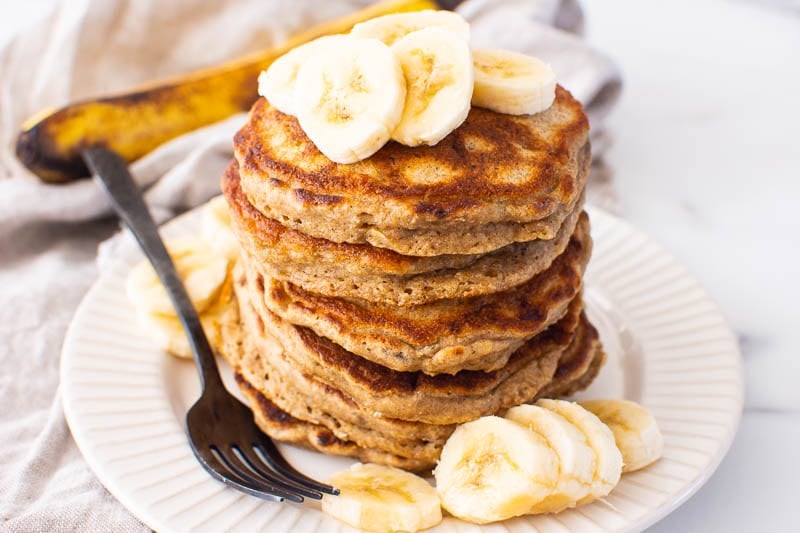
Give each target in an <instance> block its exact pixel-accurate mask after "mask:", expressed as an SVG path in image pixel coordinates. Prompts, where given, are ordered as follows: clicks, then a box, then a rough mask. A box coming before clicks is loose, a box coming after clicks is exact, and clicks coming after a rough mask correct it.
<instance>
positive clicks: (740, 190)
mask: <svg viewBox="0 0 800 533" xmlns="http://www.w3.org/2000/svg"><path fill="white" fill-rule="evenodd" d="M784 6H788V4H784ZM587 22H588V32H589V33H588V38H589V40H590V42H592V43H594V44H595V45H596V46H597V47H598V48H600V49H602V50H604V51H606V52H607V53H609V54H610V55H612V56H613V57H614V58H615V59H616V60H618V61H619V63H620V65H621V67H622V70H623V73H624V76H625V83H626V86H625V92H624V95H623V97H622V100H621V101H620V105H619V107H618V108H617V109H616V110H615V111H614V114H613V116H612V117H611V120H610V124H609V129H610V130H611V131H612V132H614V135H615V140H614V146H613V148H612V150H611V152H610V153H609V156H608V160H609V163H610V164H611V166H612V167H613V170H614V177H615V180H616V188H617V193H618V195H619V205H620V208H619V211H620V212H621V214H622V215H623V216H625V217H626V218H628V219H629V220H631V221H633V222H634V223H635V224H636V225H638V226H639V227H641V228H642V229H643V230H645V231H646V232H647V233H649V234H650V235H651V236H652V237H653V238H654V239H655V240H657V241H659V242H660V243H661V244H663V245H664V246H666V247H667V248H668V249H669V250H671V251H672V252H673V253H674V254H675V255H676V256H677V257H678V258H679V259H680V260H681V261H682V262H683V263H685V264H686V265H687V266H688V267H689V269H690V270H691V271H693V272H694V274H695V275H697V276H698V277H699V278H700V280H701V281H702V283H703V284H704V285H705V286H706V287H707V288H708V289H709V291H710V292H711V294H712V295H713V297H714V298H715V299H716V300H717V301H718V302H719V304H720V306H721V308H722V311H723V313H724V314H725V315H726V316H727V318H728V320H729V321H730V323H731V325H732V327H733V328H734V329H735V330H736V332H737V333H738V335H739V338H740V340H741V345H742V351H743V354H744V363H745V381H746V383H745V385H746V400H745V413H744V417H743V420H742V424H741V427H740V430H739V433H738V435H737V438H736V440H735V442H734V444H733V448H732V449H731V452H730V454H729V455H728V456H727V458H726V459H725V460H724V462H723V463H722V465H721V466H720V467H719V470H718V471H717V473H716V474H715V475H714V476H713V477H712V478H711V480H710V481H709V482H708V484H707V485H706V486H705V487H704V488H702V489H701V490H700V491H699V492H698V493H697V495H695V496H694V497H693V498H692V499H691V500H690V501H689V502H688V503H686V504H685V505H683V506H682V507H681V508H680V509H678V510H677V511H676V512H674V513H673V514H671V515H670V516H669V517H667V518H666V519H664V520H663V521H662V522H660V523H659V524H658V525H656V526H654V527H653V528H652V531H655V532H659V533H661V532H671V531H728V532H738V531H765V532H766V531H769V532H772V531H800V506H798V504H797V501H796V495H797V493H798V492H797V488H796V484H797V478H798V476H800V385H798V382H800V285H798V284H797V281H796V280H795V278H796V277H797V275H798V274H800V237H798V235H800V217H799V216H798V210H799V209H800V146H798V140H800V130H799V128H798V126H799V125H800V12H799V10H798V9H796V8H795V9H790V8H787V7H782V8H781V7H776V6H775V3H769V4H761V3H758V2H746V3H744V2H731V1H728V2H723V1H703V2H691V1H688V0H680V1H672V2H656V1H654V0H646V1H643V0H639V1H638V2H635V1H622V0H615V1H608V0H607V1H605V2H587Z"/></svg>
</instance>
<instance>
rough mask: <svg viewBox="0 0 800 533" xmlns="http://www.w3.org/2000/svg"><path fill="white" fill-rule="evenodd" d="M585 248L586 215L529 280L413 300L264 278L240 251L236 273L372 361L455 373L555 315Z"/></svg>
mask: <svg viewBox="0 0 800 533" xmlns="http://www.w3.org/2000/svg"><path fill="white" fill-rule="evenodd" d="M590 255H591V239H590V238H589V224H588V218H587V217H585V216H584V217H582V223H581V224H579V225H578V228H577V229H576V232H575V234H574V235H573V237H572V238H571V239H570V244H569V246H568V247H567V249H566V250H565V252H564V253H563V254H562V255H561V256H559V257H558V258H557V259H556V260H555V261H554V262H553V264H552V265H551V267H550V268H549V269H548V270H546V271H544V272H542V273H540V274H537V275H536V276H535V277H534V278H532V279H531V280H529V281H528V282H526V283H524V284H522V285H520V286H518V287H515V288H513V289H510V290H508V291H504V292H499V293H494V294H490V295H484V296H476V297H473V298H461V299H453V300H437V301H434V302H431V303H429V304H424V305H420V306H414V307H395V306H389V305H380V304H373V303H370V302H366V301H364V300H358V299H343V298H332V297H326V296H321V295H317V294H314V293H312V292H309V291H306V290H304V289H302V288H300V287H298V286H296V285H294V284H291V283H286V282H281V281H278V280H275V279H271V278H264V277H262V276H261V275H260V274H259V273H258V272H257V268H255V267H254V266H253V265H252V264H250V262H249V261H248V260H247V259H245V258H243V259H242V264H243V266H244V269H239V270H237V273H236V274H235V276H236V277H237V279H238V278H240V277H241V276H245V277H246V278H247V279H248V280H249V287H250V289H249V291H250V293H251V294H262V295H263V296H262V298H263V303H264V304H265V305H266V307H267V308H268V309H269V311H271V312H272V313H274V314H275V315H277V316H278V317H280V318H282V319H283V320H284V321H287V322H290V323H292V324H296V325H300V326H305V327H308V328H310V329H311V330H313V331H314V332H315V333H316V334H317V335H319V336H322V337H326V338H328V339H330V340H332V341H333V342H335V343H337V344H339V345H341V346H343V347H344V348H346V349H347V350H349V351H351V352H353V353H355V354H357V355H359V356H362V357H364V358H366V359H369V360H370V361H373V362H375V363H378V364H381V365H383V366H386V367H389V368H391V369H393V370H398V371H417V370H421V371H423V372H425V373H427V374H440V373H450V374H453V373H456V372H458V371H459V370H465V369H466V370H494V369H497V368H500V367H502V366H503V365H505V363H506V362H507V361H508V357H509V356H510V355H511V353H513V352H514V351H515V350H516V349H517V348H519V347H520V346H521V345H522V344H523V343H524V342H525V341H527V340H528V339H530V338H532V337H534V336H535V335H536V334H538V333H540V332H541V331H543V330H544V329H545V328H547V326H549V325H550V324H552V323H553V322H555V321H556V320H558V319H560V318H561V317H562V316H563V315H564V313H565V312H566V309H567V306H568V305H569V303H570V302H571V301H572V300H574V299H575V298H576V296H577V295H578V294H579V292H580V289H581V278H582V276H583V271H584V268H585V266H586V264H587V262H588V260H589V256H590ZM244 270H246V272H244ZM260 304H261V303H260V302H259V307H260ZM261 314H262V319H265V320H266V318H265V313H261ZM271 321H272V322H274V320H271Z"/></svg>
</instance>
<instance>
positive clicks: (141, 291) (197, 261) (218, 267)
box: [126, 237, 228, 317]
mask: <svg viewBox="0 0 800 533" xmlns="http://www.w3.org/2000/svg"><path fill="white" fill-rule="evenodd" d="M167 250H168V251H169V255H170V257H172V261H173V262H174V263H175V268H176V269H177V271H178V275H179V276H180V277H181V280H183V284H184V286H185V287H186V291H187V292H188V293H189V298H191V300H192V303H193V304H194V306H195V309H197V312H198V313H202V312H203V311H204V310H205V309H206V308H207V307H209V306H210V305H211V303H212V302H213V301H214V299H215V298H216V297H217V295H218V294H219V290H220V287H222V284H223V282H224V281H225V278H226V277H227V275H228V259H226V258H225V257H223V256H222V255H221V254H219V253H218V252H216V251H215V250H214V249H213V248H212V247H211V245H209V244H208V243H207V242H206V241H205V240H203V239H201V238H199V237H184V238H182V239H179V240H174V241H171V242H169V243H167ZM126 288H127V293H128V298H130V300H131V301H132V302H133V303H134V305H135V306H136V308H137V309H139V310H140V311H142V312H144V313H153V314H160V315H167V316H173V317H174V316H175V309H174V308H173V306H172V301H171V300H170V299H169V296H167V291H166V290H165V289H164V286H163V285H161V282H160V281H159V279H158V276H157V275H156V273H155V271H154V270H153V267H152V266H151V265H150V263H149V262H148V261H147V260H143V261H142V262H141V263H139V264H138V265H136V266H135V267H134V268H133V269H132V270H131V272H130V274H129V275H128V279H127V285H126Z"/></svg>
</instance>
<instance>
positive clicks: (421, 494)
mask: <svg viewBox="0 0 800 533" xmlns="http://www.w3.org/2000/svg"><path fill="white" fill-rule="evenodd" d="M329 483H330V484H331V485H333V486H334V487H336V488H338V489H339V490H340V494H339V495H338V496H330V495H328V494H325V495H323V497H322V510H323V511H324V512H325V513H327V514H329V515H331V516H333V517H334V518H336V519H338V520H341V521H342V522H344V523H345V524H348V525H350V526H353V527H356V528H360V529H365V530H367V531H418V530H420V529H427V528H429V527H433V526H435V525H436V524H438V523H439V522H441V521H442V509H441V506H440V504H439V496H437V494H436V490H435V489H434V488H433V487H431V486H430V485H429V484H428V482H427V481H425V480H424V479H422V478H421V477H419V476H415V475H414V474H411V473H409V472H406V471H404V470H400V469H397V468H392V467H390V466H382V465H375V464H360V463H358V464H355V465H353V466H352V467H350V469H349V470H345V471H343V472H339V473H338V474H335V475H334V476H333V477H332V478H331V479H330V480H329Z"/></svg>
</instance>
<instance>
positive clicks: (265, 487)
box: [211, 446, 303, 503]
mask: <svg viewBox="0 0 800 533" xmlns="http://www.w3.org/2000/svg"><path fill="white" fill-rule="evenodd" d="M211 450H212V452H214V453H213V456H214V457H215V458H216V459H217V461H218V465H217V466H218V467H219V468H218V469H217V470H218V471H217V474H218V475H220V476H222V477H225V475H224V474H223V473H222V472H225V471H226V472H227V473H228V475H230V476H231V479H230V480H227V482H229V483H230V484H232V485H234V486H235V487H236V488H238V489H239V490H241V491H242V492H245V493H247V494H251V495H254V496H259V497H261V498H263V497H264V496H263V495H264V494H267V495H271V496H273V497H274V498H269V499H275V498H279V499H277V500H276V501H283V500H289V501H293V502H295V503H303V497H302V496H299V495H297V494H295V493H294V492H290V491H287V490H282V489H280V488H277V487H274V486H271V485H269V484H267V483H265V482H264V481H263V480H260V479H258V478H256V477H254V476H253V475H252V474H248V473H247V467H246V466H243V465H241V461H240V460H239V458H238V457H236V455H235V454H232V455H233V457H230V456H228V455H226V454H225V453H224V452H223V450H220V449H219V448H218V447H217V446H211ZM237 463H239V464H237ZM212 474H213V473H212ZM231 481H232V482H231Z"/></svg>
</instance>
